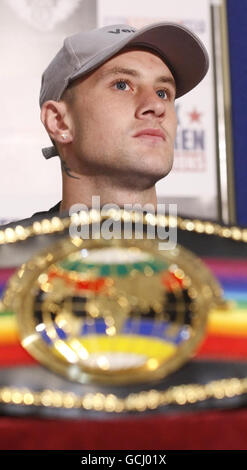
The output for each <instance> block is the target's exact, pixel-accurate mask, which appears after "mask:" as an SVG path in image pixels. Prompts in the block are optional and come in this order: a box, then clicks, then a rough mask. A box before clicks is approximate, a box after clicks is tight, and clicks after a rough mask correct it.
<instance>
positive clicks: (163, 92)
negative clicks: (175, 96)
mask: <svg viewBox="0 0 247 470" xmlns="http://www.w3.org/2000/svg"><path fill="white" fill-rule="evenodd" d="M157 95H158V96H159V97H160V98H162V99H163V100H166V99H167V98H168V95H167V92H166V90H158V91H157Z"/></svg>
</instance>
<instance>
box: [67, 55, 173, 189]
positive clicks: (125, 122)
mask: <svg viewBox="0 0 247 470" xmlns="http://www.w3.org/2000/svg"><path fill="white" fill-rule="evenodd" d="M175 93H176V91H175V82H174V79H173V76H172V74H171V72H170V70H169V69H168V67H167V66H166V65H165V63H164V62H163V61H162V60H161V59H160V57H159V56H158V55H156V54H154V53H152V52H149V51H146V50H137V49H134V50H128V51H125V52H122V53H120V54H118V55H116V56H115V57H113V58H112V59H110V60H109V61H107V62H106V63H105V64H103V65H102V66H101V67H99V68H98V69H97V70H96V71H95V72H93V73H92V74H90V75H89V76H88V77H87V78H84V79H81V80H78V81H77V82H75V84H74V86H73V88H72V101H71V103H70V104H69V112H70V116H71V119H72V125H73V126H72V129H73V131H72V132H73V142H72V146H73V152H72V153H73V163H74V165H75V166H76V168H74V169H75V170H77V171H78V172H79V173H84V174H88V175H102V176H105V177H110V178H111V179H112V181H114V179H115V181H117V182H118V184H119V185H121V184H123V185H125V186H126V184H128V185H129V186H132V185H134V186H135V187H136V188H140V189H141V188H143V189H146V188H148V187H151V186H153V184H155V182H156V181H157V180H159V179H160V178H162V177H163V176H165V175H167V173H169V171H170V170H171V167H172V163H173V149H174V140H175V134H176V126H177V118H176V113H175V105H174V99H175ZM155 132H156V134H159V133H160V135H152V134H155ZM139 133H142V135H138V134H139Z"/></svg>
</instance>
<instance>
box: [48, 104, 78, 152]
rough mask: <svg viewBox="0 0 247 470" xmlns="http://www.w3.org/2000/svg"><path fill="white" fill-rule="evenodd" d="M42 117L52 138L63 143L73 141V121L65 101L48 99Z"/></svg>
mask: <svg viewBox="0 0 247 470" xmlns="http://www.w3.org/2000/svg"><path fill="white" fill-rule="evenodd" d="M40 117H41V121H42V122H43V124H44V126H45V128H46V130H47V132H48V134H49V135H50V137H51V139H52V140H54V141H55V142H57V143H61V144H65V143H70V142H72V140H73V132H72V121H71V118H70V115H69V113H68V109H67V105H66V103H65V102H64V101H53V100H49V101H46V102H45V103H44V104H43V106H42V108H41V115H40Z"/></svg>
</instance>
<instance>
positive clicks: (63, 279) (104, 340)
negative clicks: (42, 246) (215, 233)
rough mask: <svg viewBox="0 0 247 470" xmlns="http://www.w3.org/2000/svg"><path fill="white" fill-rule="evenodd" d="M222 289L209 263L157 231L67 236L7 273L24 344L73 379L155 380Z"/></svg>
mask: <svg viewBox="0 0 247 470" xmlns="http://www.w3.org/2000/svg"><path fill="white" fill-rule="evenodd" d="M220 301H221V289H220V287H219V285H218V283H217V281H216V280H215V279H214V277H213V276H212V274H211V273H210V272H209V270H208V269H207V268H206V266H205V265H204V264H203V263H202V262H201V261H200V260H199V258H197V257H196V256H194V255H193V254H192V253H191V252H189V251H188V250H186V249H184V248H182V247H181V246H177V247H176V248H175V249H172V250H159V244H158V240H157V239H154V240H149V239H147V238H145V234H144V239H142V240H139V239H135V238H133V239H124V238H121V239H114V238H112V239H111V240H104V239H103V238H99V239H89V240H83V239H80V238H74V239H73V238H71V237H65V238H63V239H62V240H60V241H58V242H57V243H56V244H54V245H52V246H50V247H49V248H48V249H46V250H45V251H42V252H40V253H38V254H37V255H35V256H34V257H32V258H31V259H30V260H29V261H28V262H27V263H26V264H25V265H23V266H22V267H21V268H20V269H19V271H18V272H17V273H16V274H15V275H14V276H13V278H12V279H11V280H10V282H9V286H8V289H7V291H6V294H5V298H4V303H5V305H8V307H9V308H11V309H12V310H13V311H14V312H16V313H17V319H18V325H19V330H20V335H21V341H22V345H23V346H24V347H25V348H26V349H27V350H28V351H29V353H30V354H31V355H33V356H34V357H35V358H36V359H37V360H38V361H40V362H41V363H42V364H43V365H45V366H47V367H48V368H50V369H52V370H53V371H55V372H57V373H59V374H62V375H63V376H65V377H67V378H68V379H70V380H73V381H77V382H80V383H85V382H88V381H98V382H103V383H108V384H129V383H135V382H148V381H154V380H160V379H161V378H163V377H165V376H166V375H167V374H169V373H171V372H173V371H175V370H176V369H177V368H179V367H180V366H181V365H182V364H183V363H184V362H186V361H187V360H188V359H189V358H190V357H191V356H192V355H193V354H194V352H195V350H196V348H197V347H198V344H199V343H200V341H201V340H202V338H203V335H204V331H205V325H206V321H207V313H208V311H209V309H210V308H211V307H212V306H214V305H215V304H217V303H219V302H220Z"/></svg>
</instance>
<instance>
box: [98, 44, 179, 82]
mask: <svg viewBox="0 0 247 470" xmlns="http://www.w3.org/2000/svg"><path fill="white" fill-rule="evenodd" d="M147 59H148V60H147ZM145 69H147V70H150V69H151V70H152V72H153V73H154V75H155V74H157V76H161V77H167V78H168V79H169V81H171V82H172V80H173V81H174V85H175V80H174V78H173V75H172V72H171V70H170V69H169V67H168V65H167V64H166V63H165V61H164V59H163V57H160V55H159V54H158V52H156V51H153V50H150V49H146V48H145V49H144V48H131V49H127V50H123V51H121V52H119V53H118V54H116V55H115V56H114V57H112V58H111V59H109V60H108V61H106V62H105V63H104V64H102V65H101V66H100V67H98V68H97V70H95V75H97V78H104V77H106V76H108V75H110V74H117V73H121V72H122V73H124V72H127V73H129V75H133V76H136V77H138V76H139V77H141V76H142V74H143V73H144V72H145Z"/></svg>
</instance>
